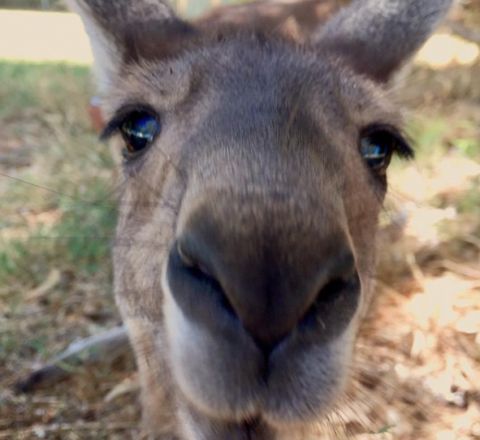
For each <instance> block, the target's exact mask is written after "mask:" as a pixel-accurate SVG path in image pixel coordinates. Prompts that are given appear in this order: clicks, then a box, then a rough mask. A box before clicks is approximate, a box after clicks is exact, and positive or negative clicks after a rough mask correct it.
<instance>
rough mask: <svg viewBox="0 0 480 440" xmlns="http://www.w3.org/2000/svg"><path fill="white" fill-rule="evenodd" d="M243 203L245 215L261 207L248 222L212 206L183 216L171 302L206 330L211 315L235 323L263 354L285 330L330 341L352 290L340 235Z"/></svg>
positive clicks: (353, 304)
mask: <svg viewBox="0 0 480 440" xmlns="http://www.w3.org/2000/svg"><path fill="white" fill-rule="evenodd" d="M215 200H217V202H218V201H219V199H218V197H217V198H215ZM229 202H230V203H229V206H232V204H231V203H232V200H231V199H230V201H229ZM218 203H220V204H222V200H221V199H220V201H219V202H218ZM250 203H251V206H250V209H251V210H252V215H251V216H250V218H251V220H253V219H255V218H256V217H257V216H255V215H254V212H258V211H259V210H262V211H263V212H262V215H261V216H258V218H259V221H255V222H253V221H250V223H248V226H247V224H242V218H241V216H235V213H234V212H230V215H229V214H228V212H223V213H222V210H221V209H218V207H217V209H215V210H214V209H208V207H205V208H200V209H197V210H196V211H195V212H193V213H192V214H190V215H189V217H188V219H187V220H186V222H185V226H184V227H183V228H182V231H181V233H180V235H179V236H178V237H177V240H176V241H175V244H174V245H173V247H172V249H171V252H170V256H169V262H168V282H169V283H170V289H171V291H172V292H173V297H174V299H175V301H176V302H177V303H178V305H179V307H180V308H181V309H182V311H183V312H184V313H185V314H186V315H187V316H188V318H190V319H193V320H196V321H197V323H198V324H199V325H201V326H203V327H205V328H209V329H210V330H212V331H213V330H214V326H215V325H216V324H215V321H216V320H219V319H222V320H229V321H232V323H235V322H236V323H239V324H240V326H239V329H240V330H241V329H243V330H245V331H246V332H247V333H248V334H249V336H250V337H251V338H252V340H253V341H254V342H255V343H256V345H257V346H258V347H259V348H260V349H261V350H262V351H263V352H264V353H265V354H266V355H269V354H270V353H271V352H272V350H274V349H275V347H276V346H277V345H278V344H279V343H281V342H282V341H283V340H284V339H286V338H288V337H289V336H290V335H291V334H292V333H295V334H298V335H301V336H302V337H308V335H310V334H315V338H316V340H317V341H318V340H319V339H320V340H324V341H327V340H328V339H330V338H334V337H335V335H336V334H337V335H338V334H340V333H341V332H342V330H343V329H344V328H345V327H346V326H347V325H348V323H349V322H350V320H351V319H352V317H353V316H354V314H355V311H356V309H357V305H358V300H359V294H360V286H359V281H358V275H357V271H356V267H355V260H354V258H353V254H352V251H351V249H350V247H349V245H348V242H347V240H346V238H345V237H344V236H343V234H342V233H341V231H338V232H333V230H332V228H333V227H332V228H329V227H328V226H327V228H326V229H328V230H329V233H328V234H322V233H321V232H319V231H318V230H314V229H313V228H311V227H309V225H308V224H306V222H305V224H302V221H299V220H298V219H295V218H291V219H289V216H288V215H286V216H281V217H280V218H279V216H278V215H275V214H273V213H271V212H270V213H268V212H265V208H264V207H262V206H264V205H266V206H268V205H269V204H270V203H265V202H263V203H262V202H260V201H258V200H254V201H251V202H250ZM246 209H248V208H246V207H245V202H244V206H243V207H242V210H243V211H245V210H246ZM274 210H277V211H278V210H280V211H282V207H279V206H276V207H275V208H274ZM260 219H261V220H260ZM299 232H300V234H299ZM292 236H295V237H297V239H296V240H295V241H294V242H291V241H290V237H292ZM298 236H300V237H302V239H301V240H298Z"/></svg>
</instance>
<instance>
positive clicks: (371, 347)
mask: <svg viewBox="0 0 480 440" xmlns="http://www.w3.org/2000/svg"><path fill="white" fill-rule="evenodd" d="M220 3H222V2H220V1H216V2H214V1H208V0H203V1H200V0H191V1H188V0H177V2H176V6H177V7H178V9H179V10H180V11H182V13H183V14H185V15H188V16H195V15H197V14H199V13H201V12H202V11H203V10H204V9H206V8H208V7H209V6H210V5H219V4H220ZM225 3H226V2H225ZM228 3H238V2H235V1H233V0H232V1H230V2H228ZM20 9H21V10H20ZM63 11H65V8H64V6H63V4H62V2H61V1H60V0H58V1H57V0H0V201H1V202H0V439H36V438H41V439H43V438H46V439H103V438H104V439H124V438H125V439H126V438H138V437H137V435H138V433H137V431H136V428H137V423H138V417H139V406H138V403H137V397H138V387H137V380H136V375H135V366H134V363H133V360H132V358H131V356H130V355H129V353H128V352H127V353H123V352H122V354H121V355H115V356H111V357H108V356H106V357H105V358H104V361H99V362H85V363H84V364H79V363H69V362H65V363H64V364H62V366H61V367H62V371H63V372H64V374H63V375H62V376H67V377H64V379H63V380H62V381H60V382H59V381H50V382H48V381H47V382H46V383H40V384H39V387H36V389H35V390H34V391H33V392H30V393H27V394H25V393H16V392H14V390H13V388H12V387H13V385H14V384H15V383H17V382H18V381H19V380H22V379H24V378H25V377H28V374H29V373H30V372H31V371H33V370H34V369H35V368H38V367H39V366H42V365H44V364H46V363H48V362H49V361H50V360H51V359H52V358H54V357H55V356H56V355H57V354H58V353H60V352H62V351H63V350H65V349H66V348H67V347H68V346H69V345H70V344H71V343H72V342H75V341H79V340H82V338H86V337H88V336H91V335H97V334H101V333H102V332H104V331H105V330H108V329H111V328H113V327H115V326H116V325H118V324H119V323H120V320H119V317H118V313H117V311H116V310H115V306H114V303H113V297H112V287H111V263H110V243H111V240H112V234H113V228H114V225H115V217H116V203H115V194H116V186H115V182H116V180H115V163H114V159H113V158H112V154H111V151H110V149H109V148H108V147H107V146H105V145H102V144H100V143H99V142H98V140H97V134H96V132H95V130H94V128H93V126H92V120H91V118H90V116H89V111H88V110H89V102H90V99H91V97H92V96H94V94H95V89H94V85H93V81H92V78H91V72H90V65H91V61H92V57H91V53H90V50H89V47H88V42H87V40H86V37H85V35H84V33H83V28H82V26H81V23H80V21H79V19H77V18H76V17H75V16H72V15H70V14H67V13H65V12H63ZM392 98H394V99H397V100H398V102H399V104H401V105H403V106H404V107H405V109H406V113H405V116H406V121H407V132H408V134H409V135H410V136H411V138H412V139H413V140H414V143H415V149H416V151H417V158H416V160H415V162H413V163H402V162H395V163H394V164H393V165H392V168H391V173H390V188H391V190H390V195H389V197H388V200H387V203H386V206H385V210H384V212H383V213H382V230H381V233H380V240H379V253H380V262H379V268H378V288H377V290H378V292H377V299H376V303H375V306H374V307H373V309H372V312H371V316H370V317H369V319H368V320H367V322H366V325H365V326H364V329H363V330H362V336H361V338H360V344H359V349H358V359H359V360H358V366H359V367H360V370H361V373H359V377H358V382H359V387H358V388H359V389H361V390H362V391H361V393H360V395H359V396H357V397H355V396H353V397H352V410H351V411H350V412H351V413H352V414H349V412H346V414H345V415H344V418H345V421H346V423H347V425H349V430H350V431H351V432H354V433H357V434H358V437H355V438H362V439H370V438H372V439H405V440H408V439H412V440H414V439H415V440H416V439H425V440H430V439H432V440H433V439H435V440H467V439H469V440H473V439H480V2H479V1H478V0H462V1H459V2H457V4H456V6H455V8H454V10H453V11H452V14H451V15H450V17H449V19H448V21H447V22H446V24H445V25H444V26H443V27H442V28H441V29H439V31H438V32H437V33H436V34H435V35H434V36H433V37H432V38H431V39H430V40H429V42H428V43H427V44H426V45H425V47H424V48H423V49H422V50H421V51H420V53H419V54H418V56H417V57H416V59H415V60H414V62H413V63H412V64H411V65H410V66H408V67H407V68H406V69H405V70H404V71H403V72H402V73H401V75H400V76H399V78H398V80H397V81H396V83H395V85H394V87H393V92H392ZM37 379H38V377H37ZM355 399H357V400H356V401H355ZM359 417H360V418H362V417H363V419H364V420H366V422H364V423H363V426H360V425H359V424H358V423H357V421H356V420H357V419H358V418H359ZM365 426H367V427H368V429H365Z"/></svg>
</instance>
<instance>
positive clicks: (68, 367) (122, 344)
mask: <svg viewBox="0 0 480 440" xmlns="http://www.w3.org/2000/svg"><path fill="white" fill-rule="evenodd" d="M129 350H130V346H129V343H128V336H127V332H126V329H125V327H124V326H119V327H115V328H113V329H111V330H108V331H106V332H104V333H101V334H99V335H94V336H91V337H89V338H86V339H82V340H80V341H77V342H74V343H73V344H71V345H70V346H69V347H68V348H67V350H65V351H64V352H63V353H61V354H59V355H58V356H57V357H55V358H54V359H53V360H52V361H51V362H49V363H48V364H47V365H45V366H44V367H42V368H39V369H37V370H35V371H33V372H32V373H30V374H29V375H28V377H26V378H25V379H22V380H20V381H18V382H17V383H16V384H15V385H14V389H15V391H16V392H18V393H28V392H31V391H34V390H35V389H36V388H37V387H38V386H40V385H51V384H53V383H57V382H59V381H61V380H63V379H65V378H66V377H68V376H69V375H70V374H72V373H73V372H74V371H75V370H76V369H77V368H78V367H79V366H81V365H90V364H94V363H98V362H103V363H109V362H112V361H114V360H115V359H117V358H118V357H119V356H121V355H122V354H124V353H127V352H128V351H129Z"/></svg>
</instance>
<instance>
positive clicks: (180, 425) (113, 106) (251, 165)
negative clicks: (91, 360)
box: [72, 0, 448, 440]
mask: <svg viewBox="0 0 480 440" xmlns="http://www.w3.org/2000/svg"><path fill="white" fill-rule="evenodd" d="M72 1H73V0H72ZM74 3H75V5H76V9H77V10H78V11H80V13H81V14H82V16H83V18H84V21H85V23H86V27H87V29H88V30H89V31H90V35H91V36H92V38H93V45H94V47H97V48H98V49H97V51H96V55H97V62H99V65H100V66H101V68H100V78H101V81H102V84H103V87H102V91H103V92H104V95H105V101H104V103H105V104H104V110H105V114H106V116H107V117H108V118H111V117H112V116H113V115H115V114H116V113H117V111H118V110H119V109H121V108H124V107H125V105H126V104H127V105H132V104H134V105H137V106H138V105H141V106H145V105H146V106H148V107H150V108H152V109H154V111H155V112H156V113H158V115H159V117H160V119H161V122H162V133H161V134H160V135H159V136H158V138H156V139H155V141H154V143H153V144H152V145H151V147H150V148H149V150H148V151H147V152H146V153H145V154H144V155H143V156H142V157H141V158H139V159H135V160H134V161H131V162H130V163H128V164H126V165H125V166H124V174H125V178H126V184H125V185H124V188H125V190H124V193H123V194H122V196H121V199H120V213H119V221H118V227H117V234H118V237H119V238H121V240H120V241H121V242H122V243H125V241H126V239H127V238H128V240H127V242H128V243H130V245H129V246H125V245H122V246H121V247H120V246H116V247H115V249H114V267H115V294H116V299H117V303H118V306H119V308H120V310H121V313H122V316H123V318H124V320H125V323H126V325H127V327H128V329H129V333H130V338H131V341H132V345H133V347H134V350H135V353H136V357H137V362H138V367H139V371H140V378H141V382H142V399H143V409H144V420H145V424H146V428H147V430H148V431H149V433H150V434H152V436H156V438H160V439H162V440H167V439H172V438H181V439H182V440H183V439H184V440H231V439H245V440H247V439H250V440H252V439H254V440H274V439H275V440H280V439H286V438H288V439H289V440H293V439H295V440H296V439H307V438H308V439H310V438H313V437H312V434H311V429H313V428H314V427H315V426H316V424H317V423H318V421H319V420H323V419H325V417H326V416H327V415H328V414H329V412H330V411H332V409H334V408H335V405H336V404H337V402H338V401H339V399H340V398H341V397H342V395H343V391H344V389H345V387H346V384H347V383H348V381H349V371H350V369H351V368H352V367H353V366H352V361H351V356H352V351H353V346H354V343H355V337H356V334H357V330H358V327H359V325H360V322H361V320H362V318H363V317H364V314H365V311H366V308H367V307H368V304H369V302H370V299H371V297H372V295H373V291H372V276H373V270H374V266H375V255H374V247H375V246H374V242H375V236H376V230H377V222H378V213H379V211H380V209H381V205H382V200H383V197H384V195H385V190H386V180H385V176H384V175H383V174H381V175H380V174H378V175H377V174H374V175H372V170H370V169H369V168H368V167H367V166H366V164H365V162H364V160H363V159H362V157H361V155H360V154H359V138H360V136H361V133H362V132H363V130H364V129H365V128H366V127H370V126H372V125H378V124H382V125H384V126H388V127H399V125H400V124H401V119H400V117H399V113H398V110H397V108H396V106H395V104H394V103H392V102H391V101H390V99H389V98H388V95H386V94H385V93H384V89H383V85H382V84H378V82H383V81H385V80H386V79H387V78H388V77H390V75H391V73H392V70H393V69H395V68H397V67H398V66H399V65H400V64H402V63H403V62H404V61H405V60H406V59H407V58H408V57H410V56H411V55H412V53H413V52H414V51H415V49H416V48H417V47H418V46H419V44H421V42H422V41H423V40H424V39H425V38H426V37H427V35H428V34H429V33H430V32H431V31H432V29H433V26H434V24H435V23H436V22H437V21H438V20H439V19H440V17H441V15H442V14H444V13H446V10H447V3H448V2H446V1H445V0H428V1H422V2H413V1H407V0H405V1H399V0H390V1H387V0H378V1H374V0H365V1H356V2H355V3H354V4H353V5H352V6H351V7H349V8H347V9H346V10H345V11H343V12H340V14H339V15H338V16H337V17H336V18H333V21H331V22H330V23H329V24H327V25H326V27H325V28H323V30H321V29H319V30H318V32H317V37H316V39H315V40H314V41H311V42H310V43H307V44H304V45H299V44H297V43H296V42H294V41H289V40H288V39H286V38H285V37H279V36H278V35H277V34H276V33H275V32H274V31H272V29H274V27H273V28H272V27H271V22H270V25H269V26H270V27H269V28H268V29H269V30H268V32H264V33H263V34H262V33H258V32H253V31H252V29H251V28H248V30H246V31H245V30H244V31H242V30H241V27H242V26H240V25H239V26H235V27H234V29H233V31H232V30H225V28H224V27H222V29H220V30H218V31H217V30H216V29H211V28H212V22H211V21H209V20H207V21H204V22H203V23H204V24H203V25H201V24H200V25H197V24H193V25H187V24H185V23H183V22H181V21H180V20H179V19H177V18H175V17H174V16H173V15H172V14H171V10H170V9H169V8H168V6H166V4H165V3H164V2H161V1H157V2H154V4H155V5H156V7H155V9H154V13H153V14H143V13H142V12H140V13H138V11H139V10H140V11H142V10H147V9H143V7H144V6H145V7H148V8H150V7H151V5H152V0H149V1H147V0H137V1H135V2H134V1H133V0H132V1H127V0H122V1H121V2H118V3H115V2H111V1H107V0H103V1H102V0H76V1H75V2H74ZM308 3H309V5H310V7H311V2H308ZM139 8H140V9H139ZM148 10H149V11H150V9H148ZM155 11H159V14H158V15H156V12H155ZM417 13H418V14H419V15H416V14H417ZM280 15H281V14H280ZM172 23H173V24H174V26H171V25H172ZM205 23H208V25H205ZM144 25H145V26H144ZM320 26H321V25H320V24H319V27H320ZM205 27H207V28H208V29H206V28H205ZM247 27H248V26H247ZM375 30H377V32H375ZM132 38H133V42H134V44H133V45H132V44H131V41H132ZM166 49H168V50H166ZM102 54H104V58H102ZM380 55H382V56H380ZM99 57H100V58H99ZM372 60H375V63H373V61H372ZM104 61H106V62H104ZM392 129H393V128H392ZM393 130H395V131H398V130H399V128H395V129H393ZM187 238H188V240H187ZM179 242H181V243H182V244H185V243H187V244H189V245H190V251H192V249H193V251H196V252H197V254H196V255H195V257H196V258H197V259H200V262H201V263H205V265H206V266H208V267H207V270H206V272H210V271H211V272H212V274H213V275H214V276H215V277H214V278H215V280H214V281H216V282H217V284H218V285H220V287H221V288H220V289H219V288H218V287H215V283H213V282H212V281H211V279H210V278H211V277H210V278H208V277H207V278H208V279H210V281H208V280H206V279H205V271H202V270H203V268H201V269H202V270H200V272H201V273H202V274H203V275H199V272H198V271H197V272H195V271H194V269H192V268H189V267H188V262H187V260H188V258H187V259H185V258H183V257H181V255H180V251H179V248H178V243H179ZM345 256H346V257H347V258H345ZM182 258H183V262H180V261H181V260H182ZM189 270H193V272H189ZM357 276H358V281H359V284H358V283H356V282H354V280H355V281H357V278H356V277H357ZM199 277H200V280H201V282H198V278H199ZM345 280H347V281H348V282H346V281H345ZM331 281H332V282H333V284H330V282H331ZM344 281H345V283H344ZM335 283H336V284H335ZM338 285H340V286H341V288H340V290H339V289H338V287H335V286H338ZM329 286H330V290H329ZM332 286H333V287H332ZM332 289H333V291H334V296H333V297H332V295H331V291H332ZM329 292H330V293H329ZM308 317H310V318H311V319H307V318H308Z"/></svg>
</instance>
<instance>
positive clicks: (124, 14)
mask: <svg viewBox="0 0 480 440" xmlns="http://www.w3.org/2000/svg"><path fill="white" fill-rule="evenodd" d="M67 3H68V5H69V7H70V9H72V10H73V11H75V12H77V13H78V14H79V15H80V17H81V18H82V21H83V23H84V26H85V30H86V31H87V33H88V35H89V37H90V43H91V46H92V50H93V54H94V57H95V70H96V74H97V79H98V82H99V86H100V90H101V91H105V90H106V89H107V88H108V84H109V83H110V80H111V78H112V77H113V76H114V75H115V74H118V72H119V71H120V68H121V66H122V65H123V64H124V63H128V62H131V61H138V60H139V59H142V58H145V59H151V58H158V57H161V56H164V55H166V54H168V53H169V52H171V51H172V48H173V47H175V46H176V45H178V41H179V40H180V39H182V38H183V37H185V36H188V35H191V34H192V33H193V32H194V31H193V28H192V27H191V26H190V25H188V24H187V23H186V22H184V21H182V20H181V19H180V18H178V17H177V16H176V15H175V13H174V12H173V9H172V8H171V7H170V4H169V2H168V1H166V0H115V1H112V0H67Z"/></svg>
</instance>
